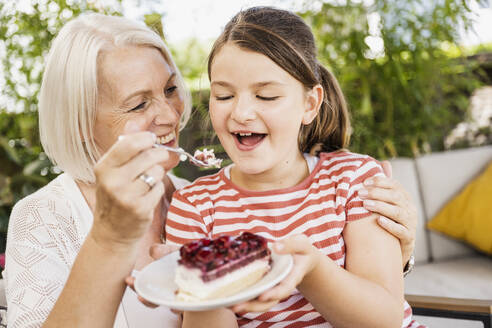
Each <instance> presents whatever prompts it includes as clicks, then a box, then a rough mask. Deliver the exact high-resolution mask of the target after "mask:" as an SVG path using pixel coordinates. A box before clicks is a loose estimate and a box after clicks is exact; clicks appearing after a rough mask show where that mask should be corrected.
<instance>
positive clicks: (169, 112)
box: [152, 99, 181, 125]
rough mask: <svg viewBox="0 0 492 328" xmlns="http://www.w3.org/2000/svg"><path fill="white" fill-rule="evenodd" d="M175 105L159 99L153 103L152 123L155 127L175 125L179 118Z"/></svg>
mask: <svg viewBox="0 0 492 328" xmlns="http://www.w3.org/2000/svg"><path fill="white" fill-rule="evenodd" d="M175 107H176V104H173V103H172V102H170V101H168V100H166V99H159V100H157V101H155V106H154V108H153V113H152V115H153V121H154V124H155V125H163V124H176V123H177V122H178V121H179V118H180V117H181V114H180V111H179V108H175Z"/></svg>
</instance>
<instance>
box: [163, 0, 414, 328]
mask: <svg viewBox="0 0 492 328" xmlns="http://www.w3.org/2000/svg"><path fill="white" fill-rule="evenodd" d="M208 72H209V78H210V81H211V96H210V116H211V120H212V124H213V127H214V129H215V131H216V133H217V135H218V137H219V139H220V141H221V143H222V145H223V146H224V148H225V150H226V151H227V154H228V155H229V157H230V158H231V159H232V161H233V164H232V165H230V166H228V167H226V168H224V169H223V170H221V171H220V172H219V173H217V174H215V175H211V176H208V177H203V178H200V179H198V180H197V181H195V182H194V183H193V184H192V185H190V186H189V187H186V188H184V189H182V190H180V191H177V192H176V193H175V194H174V196H173V200H172V203H171V206H170V209H169V213H168V218H167V222H166V237H167V240H168V241H169V242H171V243H177V244H183V243H186V242H189V241H191V240H196V239H199V238H203V237H209V238H214V237H216V236H218V235H221V234H228V235H238V234H240V233H241V232H242V231H251V232H254V233H257V234H260V235H262V236H263V237H266V238H267V239H268V240H269V241H271V242H276V243H275V245H274V247H275V250H276V251H277V252H279V253H291V254H292V255H293V257H294V269H293V270H292V271H291V273H290V274H289V276H288V277H287V278H286V279H285V280H284V281H283V282H282V283H280V284H279V285H277V286H276V287H274V288H272V289H270V290H269V291H267V292H265V293H263V294H262V295H260V297H259V298H258V299H256V300H254V301H251V302H247V303H243V304H240V305H236V306H235V307H233V308H232V309H225V308H222V309H219V310H214V311H204V312H185V313H184V322H183V326H184V327H204V326H208V327H211V326H213V327H234V326H241V327H270V326H274V327H287V326H288V327H331V326H335V327H378V328H381V327H392V328H394V327H418V324H417V323H416V322H414V321H412V320H411V309H410V307H409V306H408V304H407V303H406V302H405V301H404V299H403V276H402V271H401V268H402V263H401V262H402V259H401V252H400V245H399V242H398V240H397V239H396V238H394V236H392V235H390V234H389V233H387V232H386V231H384V230H383V229H381V228H380V227H379V226H378V225H377V223H376V216H375V215H374V214H372V213H371V212H368V211H367V210H366V209H364V207H363V200H362V195H359V192H358V191H359V190H361V189H362V187H363V185H362V182H363V181H364V180H366V179H367V178H370V177H377V176H382V169H381V167H380V165H379V164H378V162H377V161H375V160H374V159H372V158H371V157H369V156H366V155H359V154H354V153H350V152H348V151H346V150H344V149H345V148H346V147H347V145H348V142H349V134H350V122H349V114H348V111H347V106H346V104H345V100H344V97H343V94H342V92H341V90H340V87H339V86H338V83H337V81H336V79H335V78H334V77H333V75H332V74H331V73H330V72H329V71H328V70H327V69H325V68H324V67H323V66H322V65H321V64H320V63H319V62H318V61H317V59H316V47H315V44H314V38H313V35H312V32H311V30H310V28H309V27H308V26H307V25H306V24H305V23H304V22H303V21H302V19H301V18H300V17H298V16H297V15H295V14H293V13H291V12H288V11H284V10H279V9H274V8H268V7H255V8H251V9H248V10H245V11H243V12H240V13H239V14H238V15H236V16H235V17H234V18H232V20H231V21H230V22H229V23H228V24H227V25H226V27H225V30H224V32H223V33H222V35H221V36H220V37H219V38H218V40H217V41H216V42H215V44H214V47H213V49H212V52H211V54H210V57H209V62H208Z"/></svg>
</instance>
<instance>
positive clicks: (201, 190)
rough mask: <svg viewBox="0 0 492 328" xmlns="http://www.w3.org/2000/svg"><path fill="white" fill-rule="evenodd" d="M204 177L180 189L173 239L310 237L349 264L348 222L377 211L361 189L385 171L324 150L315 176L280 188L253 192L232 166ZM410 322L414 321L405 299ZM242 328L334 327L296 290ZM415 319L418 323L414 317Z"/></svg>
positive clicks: (248, 317) (171, 217) (242, 322)
mask: <svg viewBox="0 0 492 328" xmlns="http://www.w3.org/2000/svg"><path fill="white" fill-rule="evenodd" d="M229 169H230V166H229V167H227V168H224V169H222V170H221V171H220V172H218V173H217V174H214V175H210V176H206V177H202V178H199V179H197V180H196V181H195V182H194V183H192V184H191V185H189V186H187V187H185V188H183V189H181V190H178V191H176V192H175V193H174V196H173V200H172V202H171V206H170V208H169V212H168V217H167V221H166V239H167V240H168V242H170V243H176V244H184V243H187V242H190V241H192V240H197V239H200V238H204V237H207V238H216V237H218V236H219V235H222V234H228V235H231V236H236V235H239V234H240V233H241V232H242V231H250V232H253V233H256V234H259V235H261V236H263V237H265V238H267V239H268V241H270V242H274V241H277V240H280V239H283V238H286V237H288V236H291V235H296V234H304V235H306V236H308V237H309V239H310V241H311V243H312V244H313V245H314V246H316V247H317V248H318V249H319V250H320V251H321V252H322V253H324V254H325V255H327V256H329V257H330V258H331V259H332V260H333V261H335V262H336V263H337V264H338V265H340V266H341V267H344V265H345V244H344V240H343V237H342V231H343V228H344V226H345V224H346V222H347V221H353V220H358V219H361V218H365V217H367V216H369V215H370V214H371V213H370V212H368V211H367V210H366V209H365V208H364V207H363V204H362V200H361V199H360V198H359V197H358V194H357V191H358V190H359V189H360V188H361V187H362V182H363V181H364V180H366V179H367V178H369V177H374V176H383V173H382V169H381V166H380V165H379V163H378V162H377V161H376V160H374V159H372V158H371V157H369V156H366V155H359V154H354V153H350V152H342V151H339V152H333V153H321V154H320V159H319V161H318V163H317V164H316V166H315V167H314V169H313V170H312V172H311V173H310V175H309V176H308V177H307V178H306V179H305V180H304V181H302V182H301V183H299V184H298V185H296V186H294V187H291V188H285V189H280V190H272V191H250V190H245V189H243V188H241V187H239V186H236V185H235V184H234V183H233V182H232V181H231V180H230V179H229V178H228V174H226V173H227V170H229ZM402 310H404V311H405V316H404V317H405V318H404V321H403V327H417V326H418V325H413V323H411V321H412V320H411V309H410V307H409V305H408V304H407V303H406V302H405V308H404V309H402ZM238 323H239V326H240V327H287V326H288V327H331V325H330V324H329V323H328V322H326V321H325V319H324V318H323V317H322V316H321V315H320V314H319V313H318V312H317V311H316V310H315V309H314V308H313V306H312V305H311V304H310V303H309V302H308V301H307V300H306V299H305V298H304V297H303V296H302V294H300V293H299V292H296V293H294V294H292V295H291V296H290V297H288V298H287V299H285V300H283V301H282V302H280V303H279V304H277V305H276V306H274V307H273V308H272V309H270V310H269V311H267V312H263V313H246V314H244V315H242V316H240V317H238ZM414 323H415V322H414Z"/></svg>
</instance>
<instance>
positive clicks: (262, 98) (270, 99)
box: [256, 96, 279, 101]
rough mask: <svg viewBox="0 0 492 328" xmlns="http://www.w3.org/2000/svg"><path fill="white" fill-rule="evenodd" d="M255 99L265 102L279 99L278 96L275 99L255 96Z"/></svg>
mask: <svg viewBox="0 0 492 328" xmlns="http://www.w3.org/2000/svg"><path fill="white" fill-rule="evenodd" d="M256 98H258V99H260V100H266V101H273V100H275V99H278V98H279V97H278V96H275V97H263V96H256Z"/></svg>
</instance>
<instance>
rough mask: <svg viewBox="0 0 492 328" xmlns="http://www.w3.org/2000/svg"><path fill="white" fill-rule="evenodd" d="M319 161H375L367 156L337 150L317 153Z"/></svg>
mask: <svg viewBox="0 0 492 328" xmlns="http://www.w3.org/2000/svg"><path fill="white" fill-rule="evenodd" d="M319 157H320V159H323V160H325V161H326V160H328V161H336V160H346V161H363V162H367V161H375V162H377V160H376V159H374V158H372V157H371V156H369V155H365V154H358V153H353V152H351V151H348V150H337V151H332V152H321V153H319Z"/></svg>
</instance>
